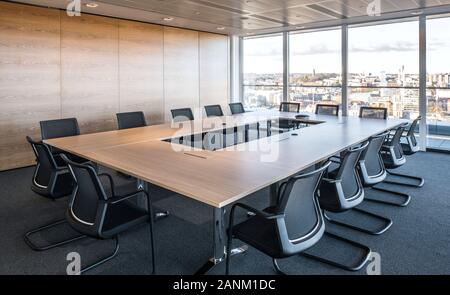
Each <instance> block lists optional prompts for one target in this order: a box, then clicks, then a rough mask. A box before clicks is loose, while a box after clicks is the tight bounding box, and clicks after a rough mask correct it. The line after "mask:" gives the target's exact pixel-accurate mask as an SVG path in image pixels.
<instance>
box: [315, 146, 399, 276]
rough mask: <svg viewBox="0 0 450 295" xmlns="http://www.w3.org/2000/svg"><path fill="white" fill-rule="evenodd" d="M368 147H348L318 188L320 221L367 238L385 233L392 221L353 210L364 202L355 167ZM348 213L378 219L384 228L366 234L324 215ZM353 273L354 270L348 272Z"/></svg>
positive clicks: (368, 231)
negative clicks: (362, 234)
mask: <svg viewBox="0 0 450 295" xmlns="http://www.w3.org/2000/svg"><path fill="white" fill-rule="evenodd" d="M368 147H369V142H365V143H364V144H362V145H361V146H357V147H352V148H350V149H348V150H347V151H345V152H344V153H343V155H342V156H341V160H340V161H338V162H336V161H333V162H335V163H337V164H339V166H338V167H337V168H336V169H335V170H333V171H329V172H328V173H326V174H325V176H324V178H323V179H322V183H321V185H320V190H319V191H320V197H319V202H320V207H321V208H322V210H323V214H324V217H325V218H326V219H327V220H328V221H329V222H331V223H334V224H338V225H341V226H345V227H348V228H351V229H354V230H358V231H361V232H364V233H368V234H371V235H380V234H382V233H384V232H385V231H387V230H388V229H389V228H390V227H391V225H392V220H390V219H388V218H386V217H383V216H379V215H376V214H374V213H372V212H368V211H365V210H362V209H359V208H356V206H358V205H359V204H361V203H362V202H363V200H364V196H365V195H364V187H363V185H362V183H361V178H360V176H359V173H358V169H357V165H358V162H359V161H360V157H361V155H362V153H363V152H364V151H365V150H366V149H367V148H368ZM349 210H354V211H357V212H359V213H361V214H364V215H367V216H371V217H373V218H376V219H379V220H381V221H383V222H384V223H385V225H384V226H383V227H382V228H380V229H379V230H375V231H374V230H369V229H366V228H363V227H360V226H357V225H351V224H348V223H344V222H341V221H337V220H335V219H332V218H331V217H329V216H328V215H327V214H326V211H328V212H333V213H341V212H345V211H349ZM352 270H355V269H352Z"/></svg>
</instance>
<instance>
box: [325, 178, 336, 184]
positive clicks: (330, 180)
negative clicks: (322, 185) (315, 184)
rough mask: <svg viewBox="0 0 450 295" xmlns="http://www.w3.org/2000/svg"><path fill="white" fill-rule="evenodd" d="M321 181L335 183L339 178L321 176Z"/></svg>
mask: <svg viewBox="0 0 450 295" xmlns="http://www.w3.org/2000/svg"><path fill="white" fill-rule="evenodd" d="M322 181H326V182H328V183H336V182H338V181H339V180H337V179H331V178H322Z"/></svg>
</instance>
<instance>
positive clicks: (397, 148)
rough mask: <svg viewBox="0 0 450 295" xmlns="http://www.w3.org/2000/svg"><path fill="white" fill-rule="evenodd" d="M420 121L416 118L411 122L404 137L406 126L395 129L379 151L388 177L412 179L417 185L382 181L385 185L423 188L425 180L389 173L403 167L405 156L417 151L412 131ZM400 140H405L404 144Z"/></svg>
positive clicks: (419, 118)
mask: <svg viewBox="0 0 450 295" xmlns="http://www.w3.org/2000/svg"><path fill="white" fill-rule="evenodd" d="M420 120H421V117H418V118H417V119H416V120H414V121H413V123H412V124H411V126H410V127H409V130H408V132H407V134H406V136H404V135H403V134H404V131H405V129H406V127H407V126H408V124H405V125H403V126H400V127H399V128H397V130H396V131H395V133H394V135H392V136H391V137H389V139H388V140H387V141H386V142H385V144H384V145H383V147H382V149H381V156H382V157H383V161H384V165H385V166H386V168H387V169H386V172H387V173H388V174H389V175H393V176H396V177H400V178H406V179H412V180H415V181H417V184H414V183H408V182H401V181H394V180H385V181H384V182H385V183H390V184H396V185H403V186H409V187H416V188H420V187H423V185H424V183H425V180H424V179H423V178H422V177H417V176H411V175H407V174H401V173H394V172H392V171H390V170H391V169H395V168H398V167H401V166H403V164H405V163H406V157H405V155H413V154H415V153H417V152H418V151H419V144H418V142H417V140H416V137H415V135H414V131H415V129H416V126H417V124H418V122H419V121H420ZM402 138H405V141H406V143H401V139H402Z"/></svg>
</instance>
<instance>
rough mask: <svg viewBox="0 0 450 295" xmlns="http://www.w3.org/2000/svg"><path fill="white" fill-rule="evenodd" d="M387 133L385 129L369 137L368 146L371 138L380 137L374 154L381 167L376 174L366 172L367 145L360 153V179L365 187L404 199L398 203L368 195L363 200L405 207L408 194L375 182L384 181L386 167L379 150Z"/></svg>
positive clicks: (407, 202) (408, 197)
mask: <svg viewBox="0 0 450 295" xmlns="http://www.w3.org/2000/svg"><path fill="white" fill-rule="evenodd" d="M389 134H390V131H386V132H384V133H381V134H379V135H375V136H372V137H371V138H370V139H369V147H370V144H372V140H376V139H380V146H379V149H378V151H377V154H376V157H377V161H378V164H379V166H380V167H381V171H380V173H378V174H376V175H369V172H368V169H367V167H366V163H365V162H366V160H365V157H366V154H367V152H368V149H369V147H368V148H367V149H366V150H365V151H363V153H362V155H361V159H360V161H359V163H358V168H359V171H360V176H361V180H362V181H363V185H364V186H365V187H368V188H371V189H372V190H376V191H381V192H384V193H388V194H391V195H394V196H397V197H400V198H402V199H403V200H404V201H403V202H401V203H398V202H391V201H386V200H380V199H375V198H370V197H365V200H367V201H370V202H375V203H380V204H387V205H393V206H398V207H406V206H408V204H409V202H410V201H411V196H410V195H408V194H406V193H401V192H397V191H393V190H390V189H386V188H381V187H377V186H376V185H377V184H380V183H382V182H384V181H385V180H386V177H387V171H386V167H385V166H384V162H383V159H382V157H381V153H380V151H381V148H382V145H383V143H384V141H385V140H386V137H387V136H389Z"/></svg>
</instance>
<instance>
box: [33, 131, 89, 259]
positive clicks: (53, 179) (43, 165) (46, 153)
mask: <svg viewBox="0 0 450 295" xmlns="http://www.w3.org/2000/svg"><path fill="white" fill-rule="evenodd" d="M27 141H28V142H29V143H30V145H31V148H32V149H33V152H34V154H35V156H36V168H35V170H34V174H33V179H32V182H31V190H32V191H33V192H35V193H37V194H38V195H40V196H42V197H45V198H48V199H51V200H53V201H55V200H57V199H60V198H63V197H66V196H68V195H70V194H71V193H72V189H73V186H74V183H73V180H72V176H71V175H70V172H69V169H68V168H67V166H63V167H62V166H59V165H58V164H57V163H56V161H55V159H54V158H53V155H52V153H51V152H50V149H49V147H48V146H47V145H45V144H43V143H42V142H36V141H33V140H32V139H31V138H30V137H29V136H27ZM66 222H67V221H66V219H61V220H58V221H54V222H51V223H49V224H47V225H44V226H41V227H39V228H37V229H33V230H31V231H29V232H27V233H26V234H25V236H24V240H25V243H26V244H27V245H28V246H29V247H30V248H31V249H33V250H35V251H45V250H49V249H52V248H55V247H58V246H62V245H65V244H68V243H70V242H73V241H76V240H79V239H81V238H83V237H84V236H77V237H74V238H70V239H66V240H63V241H59V242H55V243H51V244H49V245H46V246H38V245H36V244H35V243H33V242H32V241H31V236H32V235H33V234H36V233H38V232H42V231H44V230H47V229H50V228H52V227H55V226H58V225H60V224H63V223H66Z"/></svg>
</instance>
